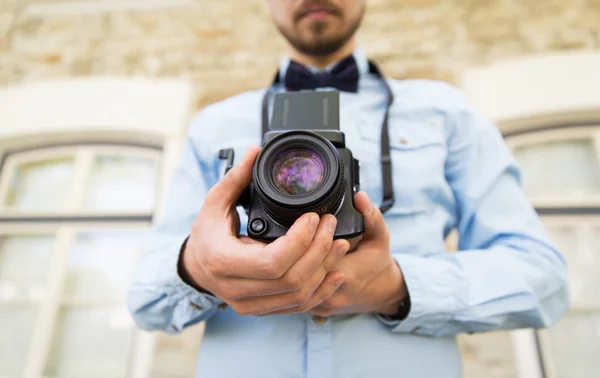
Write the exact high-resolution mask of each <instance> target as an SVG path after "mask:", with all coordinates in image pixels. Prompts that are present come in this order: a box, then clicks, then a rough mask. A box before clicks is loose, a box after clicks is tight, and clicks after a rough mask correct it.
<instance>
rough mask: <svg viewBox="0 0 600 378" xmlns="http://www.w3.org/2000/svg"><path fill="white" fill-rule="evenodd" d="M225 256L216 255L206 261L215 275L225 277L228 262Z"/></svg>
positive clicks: (208, 267)
mask: <svg viewBox="0 0 600 378" xmlns="http://www.w3.org/2000/svg"><path fill="white" fill-rule="evenodd" d="M225 260H226V259H225V258H224V256H223V255H221V254H219V253H216V254H212V255H211V256H210V257H209V258H207V259H206V267H207V269H208V271H209V272H210V273H212V274H213V275H217V276H218V275H223V274H225V272H226V271H227V262H226V261H225Z"/></svg>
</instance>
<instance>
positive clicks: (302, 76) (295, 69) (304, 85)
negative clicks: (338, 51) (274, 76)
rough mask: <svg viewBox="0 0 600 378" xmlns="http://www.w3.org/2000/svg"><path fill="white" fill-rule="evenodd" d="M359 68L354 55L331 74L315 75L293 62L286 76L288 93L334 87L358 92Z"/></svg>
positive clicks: (344, 90)
mask: <svg viewBox="0 0 600 378" xmlns="http://www.w3.org/2000/svg"><path fill="white" fill-rule="evenodd" d="M358 77H359V73H358V68H357V66H356V61H355V60H354V57H353V56H352V55H350V56H348V57H347V58H345V59H343V60H342V61H340V62H339V63H338V64H337V65H336V66H335V67H334V68H333V70H331V72H319V73H316V74H313V73H312V72H310V71H309V70H308V69H307V68H306V67H304V66H303V65H301V64H299V63H297V62H294V61H291V62H290V65H289V67H288V69H287V72H286V74H285V86H286V88H287V90H288V91H300V90H306V89H308V90H313V89H316V88H324V87H332V88H336V89H338V90H339V91H343V92H354V93H356V92H357V91H358Z"/></svg>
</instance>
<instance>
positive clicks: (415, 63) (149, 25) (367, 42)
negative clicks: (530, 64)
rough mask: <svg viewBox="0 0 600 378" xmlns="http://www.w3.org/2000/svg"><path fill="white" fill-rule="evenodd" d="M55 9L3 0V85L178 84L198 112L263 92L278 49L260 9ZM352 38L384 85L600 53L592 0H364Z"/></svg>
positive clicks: (42, 0)
mask: <svg viewBox="0 0 600 378" xmlns="http://www.w3.org/2000/svg"><path fill="white" fill-rule="evenodd" d="M98 1H99V0H85V1H84V0H80V1H79V3H84V2H88V3H92V4H93V3H94V2H96V3H97V2H98ZM130 1H131V0H130ZM140 2H143V0H140ZM165 2H166V3H168V1H165ZM53 3H59V2H58V1H53V0H0V4H1V5H0V36H2V39H0V84H13V83H18V82H22V81H25V80H38V79H44V78H49V77H59V76H87V75H144V76H148V75H149V76H172V75H174V76H179V77H186V78H189V79H191V80H193V82H194V83H196V84H197V87H198V104H199V105H203V104H205V103H207V102H211V101H215V100H217V99H221V98H224V97H227V96H229V95H231V94H233V93H236V92H239V91H241V90H244V89H248V88H256V87H260V86H263V85H266V84H267V81H268V80H269V78H271V76H272V73H273V72H274V69H275V67H276V64H277V62H278V58H279V56H280V54H281V51H282V46H283V44H282V41H281V39H280V38H279V37H278V34H277V33H276V31H275V28H274V27H273V25H272V23H271V21H270V19H269V17H268V14H267V10H266V7H265V5H264V1H263V0H198V1H197V2H196V3H195V5H192V6H179V7H178V6H171V7H167V8H164V9H163V8H161V9H154V10H152V9H142V10H135V9H134V10H127V11H123V10H119V11H108V12H91V13H88V14H85V13H84V14H73V13H72V10H71V8H70V7H69V6H64V5H57V6H56V7H55V9H54V10H53V9H52V8H51V7H48V6H47V5H48V4H53ZM63 3H64V2H63ZM39 4H42V5H44V6H46V8H45V9H46V10H45V11H44V10H42V11H40V10H39V9H40V7H39ZM48 9H50V10H48ZM44 12H45V13H44ZM50 12H52V13H53V14H52V15H51V16H49V15H48V13H50ZM61 13H62V14H61ZM360 38H361V45H362V46H363V48H364V49H365V50H366V51H367V52H368V54H369V55H370V56H371V57H372V58H374V59H376V60H378V61H379V62H381V64H382V66H383V67H384V69H385V70H386V72H387V73H388V74H389V75H391V76H395V77H428V78H437V79H442V80H446V81H450V82H453V81H455V80H456V75H457V74H458V73H460V72H461V71H462V70H463V69H465V68H466V67H469V66H472V65H476V64H481V63H487V62H490V61H494V60H497V59H501V58H506V57H511V56H518V55H524V54H533V53H536V52H542V51H549V50H564V49H584V48H598V47H599V46H600V0H520V1H519V0H368V14H367V16H366V19H365V21H364V25H363V28H362V29H361V34H360Z"/></svg>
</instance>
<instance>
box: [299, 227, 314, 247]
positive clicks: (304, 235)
mask: <svg viewBox="0 0 600 378" xmlns="http://www.w3.org/2000/svg"><path fill="white" fill-rule="evenodd" d="M296 242H297V244H298V245H299V246H300V247H301V248H302V249H303V250H306V249H308V247H310V244H311V242H312V239H311V237H310V235H309V234H308V232H307V231H306V230H302V231H301V234H299V235H298V237H297V241H296Z"/></svg>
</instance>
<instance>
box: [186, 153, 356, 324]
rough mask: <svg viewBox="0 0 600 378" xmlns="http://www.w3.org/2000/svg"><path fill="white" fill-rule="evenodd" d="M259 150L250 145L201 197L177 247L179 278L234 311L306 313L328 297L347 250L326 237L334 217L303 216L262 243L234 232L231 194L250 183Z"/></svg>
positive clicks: (236, 219) (236, 224)
mask: <svg viewBox="0 0 600 378" xmlns="http://www.w3.org/2000/svg"><path fill="white" fill-rule="evenodd" d="M259 151H260V150H259V148H258V147H256V146H253V147H251V148H249V150H248V151H247V152H246V154H245V155H244V158H243V159H242V161H241V162H240V164H238V165H236V166H234V167H233V168H232V169H231V170H230V171H229V172H228V173H227V174H226V175H225V176H224V177H223V179H222V180H220V181H219V183H217V184H216V185H215V186H214V187H213V188H212V189H211V190H210V191H209V192H208V194H207V196H206V199H205V201H204V204H203V206H202V209H201V210H200V212H199V213H198V215H197V217H196V219H195V221H194V224H193V226H192V232H191V234H190V237H189V239H188V242H187V245H186V248H185V250H184V251H183V256H182V259H183V260H182V262H183V268H184V269H185V271H186V273H187V276H188V277H189V278H190V279H191V280H193V281H194V282H193V283H194V284H195V286H198V287H201V288H203V289H205V290H207V291H209V292H211V293H212V294H214V295H215V296H216V297H218V298H220V299H221V300H223V301H225V302H226V303H228V304H229V305H230V306H231V307H232V308H233V309H234V310H235V311H236V312H237V313H239V314H242V315H268V314H269V313H270V312H274V311H278V310H284V309H293V310H296V311H297V312H305V311H309V310H311V309H312V308H314V307H316V306H318V305H319V304H320V303H321V302H323V301H324V300H326V299H327V298H329V297H330V296H331V295H333V293H334V292H335V291H336V290H337V288H338V287H339V286H340V285H341V284H342V283H343V280H344V277H343V276H342V275H341V274H340V273H339V272H335V271H333V269H334V267H335V265H336V263H337V262H338V261H339V260H340V259H341V258H342V257H343V256H344V255H345V254H346V252H347V251H348V249H349V248H350V245H349V243H348V242H347V241H346V240H335V241H334V240H333V234H334V232H335V228H336V225H337V219H336V218H335V217H334V216H332V215H325V216H323V217H322V218H321V219H319V216H318V215H317V214H315V213H309V214H304V215H303V216H302V217H300V218H299V219H298V220H297V221H296V222H295V223H294V224H293V225H292V227H291V228H290V229H289V231H288V232H287V233H286V235H284V236H282V237H280V238H278V239H277V240H275V241H274V242H272V243H269V244H265V243H261V242H257V241H254V240H251V239H249V238H247V237H241V238H239V237H238V233H239V217H238V214H237V211H236V209H235V207H236V202H237V199H238V198H239V197H240V195H241V194H242V192H243V191H244V189H245V188H246V187H247V186H248V185H249V184H250V183H251V180H252V167H253V165H254V162H255V160H256V157H257V156H258V152H259Z"/></svg>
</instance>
